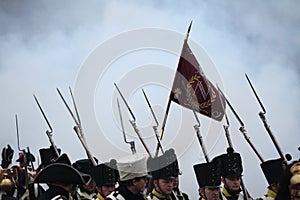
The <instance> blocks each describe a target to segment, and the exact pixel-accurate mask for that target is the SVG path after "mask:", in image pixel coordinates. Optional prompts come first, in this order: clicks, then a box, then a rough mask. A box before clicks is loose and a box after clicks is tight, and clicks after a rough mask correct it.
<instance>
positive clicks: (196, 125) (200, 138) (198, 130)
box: [182, 82, 209, 163]
mask: <svg viewBox="0 0 300 200" xmlns="http://www.w3.org/2000/svg"><path fill="white" fill-rule="evenodd" d="M182 87H183V88H184V89H185V90H187V88H186V86H185V84H184V82H182ZM194 95H195V91H194ZM188 102H189V104H190V107H191V108H192V111H193V114H194V116H195V119H196V121H197V123H198V124H195V125H194V129H195V131H196V135H197V138H198V141H199V143H200V146H201V149H202V152H203V154H204V158H205V160H206V162H207V163H209V158H208V154H207V151H206V147H205V144H204V142H203V137H202V135H201V132H200V127H201V124H200V120H199V118H198V116H197V113H196V111H195V109H194V106H193V105H192V103H191V100H190V99H189V98H188Z"/></svg>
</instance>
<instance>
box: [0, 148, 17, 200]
mask: <svg viewBox="0 0 300 200" xmlns="http://www.w3.org/2000/svg"><path fill="white" fill-rule="evenodd" d="M13 155H14V150H13V149H12V148H11V146H10V145H9V144H8V145H7V147H4V148H3V149H2V161H1V166H0V199H3V200H4V199H17V198H16V196H17V194H16V181H17V179H18V176H17V169H16V168H15V167H13V166H12V158H13Z"/></svg>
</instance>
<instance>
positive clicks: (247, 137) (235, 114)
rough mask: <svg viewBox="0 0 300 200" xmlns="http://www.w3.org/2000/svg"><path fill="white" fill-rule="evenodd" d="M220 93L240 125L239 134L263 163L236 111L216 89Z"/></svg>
mask: <svg viewBox="0 0 300 200" xmlns="http://www.w3.org/2000/svg"><path fill="white" fill-rule="evenodd" d="M218 89H219V91H220V93H221V94H222V96H223V97H224V98H225V100H226V103H227V104H228V106H229V108H230V109H231V111H232V113H233V114H234V116H235V117H236V119H237V120H238V121H239V123H240V125H241V126H240V128H239V130H240V132H241V133H242V134H243V136H244V138H245V139H246V141H247V142H248V144H249V145H250V147H251V148H252V150H253V151H254V153H255V154H256V156H257V157H258V158H259V160H260V161H261V162H264V160H263V158H262V157H261V155H260V154H259V153H258V151H257V150H256V148H255V147H254V145H253V144H252V142H251V140H250V137H249V136H248V135H247V131H246V129H245V125H244V123H243V121H242V120H241V118H240V117H239V115H238V114H237V113H236V111H235V110H234V108H233V107H232V105H231V104H230V102H229V101H228V99H227V98H226V96H225V95H224V93H223V92H222V91H221V89H220V88H218Z"/></svg>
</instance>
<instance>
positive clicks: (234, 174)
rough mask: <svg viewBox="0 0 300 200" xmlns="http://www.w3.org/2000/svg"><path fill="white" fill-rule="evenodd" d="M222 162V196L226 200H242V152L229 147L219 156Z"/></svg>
mask: <svg viewBox="0 0 300 200" xmlns="http://www.w3.org/2000/svg"><path fill="white" fill-rule="evenodd" d="M214 159H218V160H219V162H220V164H221V176H222V178H221V181H222V183H223V188H222V193H221V195H222V198H223V199H224V200H226V199H228V200H242V199H244V196H243V194H241V193H240V192H241V176H242V172H243V166H242V159H241V156H240V154H238V153H234V152H233V148H230V147H229V148H227V153H226V154H222V155H220V156H217V157H216V158H214Z"/></svg>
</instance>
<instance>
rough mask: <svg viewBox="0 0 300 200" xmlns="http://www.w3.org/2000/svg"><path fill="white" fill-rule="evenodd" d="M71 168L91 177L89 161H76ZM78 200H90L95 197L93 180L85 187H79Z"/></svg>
mask: <svg viewBox="0 0 300 200" xmlns="http://www.w3.org/2000/svg"><path fill="white" fill-rule="evenodd" d="M72 166H73V167H74V168H75V169H77V170H78V171H79V172H81V173H84V174H88V175H91V169H92V163H91V161H90V160H89V159H81V160H77V161H76V162H75V163H73V164H72ZM77 194H78V199H92V198H93V197H94V196H96V182H95V180H94V179H93V178H91V181H90V182H89V183H88V184H86V185H79V187H78V190H77Z"/></svg>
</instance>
